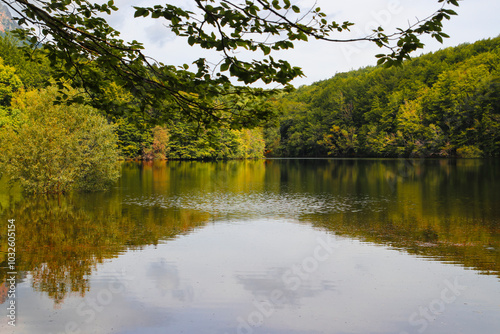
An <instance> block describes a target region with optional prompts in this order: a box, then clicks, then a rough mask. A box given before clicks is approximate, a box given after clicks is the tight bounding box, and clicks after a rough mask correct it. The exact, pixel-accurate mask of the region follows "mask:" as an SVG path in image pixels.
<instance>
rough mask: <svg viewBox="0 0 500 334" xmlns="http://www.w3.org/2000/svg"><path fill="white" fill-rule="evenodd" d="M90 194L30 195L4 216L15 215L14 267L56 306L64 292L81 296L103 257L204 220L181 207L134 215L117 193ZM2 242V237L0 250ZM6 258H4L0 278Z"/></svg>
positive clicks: (114, 254) (4, 272)
mask: <svg viewBox="0 0 500 334" xmlns="http://www.w3.org/2000/svg"><path fill="white" fill-rule="evenodd" d="M94 195H95V196H97V197H98V198H97V200H96V198H93V199H92V200H90V198H88V196H87V197H85V196H76V195H74V196H59V197H45V196H44V197H36V198H29V199H25V200H24V201H22V202H21V203H17V204H15V205H13V207H12V208H11V209H10V210H8V213H7V216H10V217H18V218H17V225H16V229H17V234H16V239H17V240H16V244H17V263H16V265H17V270H18V271H20V272H23V271H25V272H29V274H30V275H31V282H32V286H33V289H35V290H36V291H41V292H45V293H46V294H47V295H48V296H49V297H50V298H51V299H53V300H54V302H55V304H56V305H57V304H60V303H63V301H64V299H65V298H66V297H67V296H68V295H69V294H75V295H79V296H82V297H83V296H84V295H85V293H86V292H87V291H88V290H89V289H90V286H89V278H90V275H91V274H92V271H93V269H95V268H96V266H97V265H98V264H100V263H102V262H103V261H104V260H106V259H110V258H114V257H116V256H118V255H119V254H120V253H122V252H125V251H126V250H128V249H140V248H142V247H144V246H146V245H156V244H158V242H159V240H165V239H168V238H172V237H175V236H176V235H178V234H181V233H186V232H188V231H189V230H192V229H193V228H195V227H197V226H200V225H203V224H204V223H205V222H206V220H207V215H206V214H200V213H196V212H187V211H186V210H184V211H180V212H176V213H175V214H173V215H169V214H166V212H164V213H163V215H162V216H161V217H157V216H155V215H154V214H153V215H148V214H144V215H142V216H141V219H134V218H133V215H131V214H129V213H127V211H126V210H123V209H122V207H121V201H120V197H119V196H109V197H108V198H106V195H104V194H101V195H96V194H94ZM92 197H93V196H91V198H92ZM98 203H99V204H98ZM1 228H5V227H4V226H2V227H1ZM6 246H7V245H6V242H4V240H2V251H3V250H4V249H6ZM6 263H7V258H6V257H5V258H4V259H2V270H1V271H0V282H1V281H4V279H5V275H6V272H7V270H6V268H4V267H6Z"/></svg>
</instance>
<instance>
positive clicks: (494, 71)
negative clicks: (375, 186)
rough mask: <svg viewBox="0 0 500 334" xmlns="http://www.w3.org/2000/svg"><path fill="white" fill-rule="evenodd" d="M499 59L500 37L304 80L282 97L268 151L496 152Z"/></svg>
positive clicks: (310, 154) (307, 154)
mask: <svg viewBox="0 0 500 334" xmlns="http://www.w3.org/2000/svg"><path fill="white" fill-rule="evenodd" d="M499 65H500V38H499V37H497V38H494V39H488V40H482V41H478V42H476V43H474V44H465V45H460V46H458V47H454V48H447V49H444V50H440V51H438V52H435V53H430V54H426V55H423V56H420V57H418V58H415V59H412V60H409V61H405V62H404V63H403V64H402V66H399V67H389V68H387V67H384V66H377V67H367V68H363V69H360V70H357V71H351V72H348V73H340V74H337V75H335V76H334V77H333V78H331V79H329V80H325V81H321V82H317V83H315V84H313V85H310V86H304V87H301V88H299V89H298V90H296V91H295V92H293V93H291V94H288V95H284V96H283V97H281V98H280V99H279V100H278V101H277V104H278V105H279V107H280V108H281V109H282V115H281V118H280V120H279V123H278V124H272V125H268V126H267V127H266V129H265V137H266V150H267V155H270V156H280V157H313V156H314V157H318V156H371V157H412V156H418V157H454V156H458V157H487V156H498V155H499V154H500V68H499Z"/></svg>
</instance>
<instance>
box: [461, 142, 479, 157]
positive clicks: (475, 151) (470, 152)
mask: <svg viewBox="0 0 500 334" xmlns="http://www.w3.org/2000/svg"><path fill="white" fill-rule="evenodd" d="M457 155H458V156H459V157H461V158H481V157H482V156H483V151H481V150H480V149H479V148H478V147H477V146H472V145H469V146H463V147H460V148H458V149H457Z"/></svg>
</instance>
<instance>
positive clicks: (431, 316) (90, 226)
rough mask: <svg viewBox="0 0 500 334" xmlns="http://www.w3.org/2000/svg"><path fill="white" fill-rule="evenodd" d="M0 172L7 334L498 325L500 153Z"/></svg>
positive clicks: (451, 329) (452, 329) (477, 329)
mask: <svg viewBox="0 0 500 334" xmlns="http://www.w3.org/2000/svg"><path fill="white" fill-rule="evenodd" d="M0 187H1V188H0V247H1V251H2V252H1V253H0V261H1V264H0V267H1V268H0V283H1V285H0V302H1V303H2V304H1V305H0V315H1V318H0V332H1V333H19V334H20V333H23V334H24V333H30V334H31V333H43V334H46V333H58V334H59V333H82V334H86V333H89V334H90V333H103V334H111V333H120V334H135V333H162V334H163V333H202V334H203V333H221V334H230V333H237V334H240V333H244V334H251V333H266V334H267V333H270V334H277V333H280V334H281V333H283V334H285V333H287V334H288V333H290V334H298V333H304V334H305V333H307V334H309V333H310V334H315V333H332V334H333V333H339V334H340V333H397V334H408V333H492V334H493V333H495V334H496V333H499V332H500V280H499V278H500V161H498V160H428V161H420V160H326V159H325V160H258V161H230V162H217V163H201V162H155V163H145V164H139V163H124V164H123V175H122V178H121V180H120V182H119V183H118V184H117V185H116V187H115V188H114V189H112V190H111V191H109V192H105V193H96V194H72V195H68V196H59V197H49V198H47V197H37V198H34V197H29V196H23V195H22V194H21V193H20V192H19V191H18V190H17V189H16V188H13V189H8V187H7V186H6V185H5V183H3V184H2V185H0ZM8 219H15V220H16V233H17V234H16V270H17V275H16V279H17V285H16V297H15V301H16V327H12V326H9V325H8V321H9V319H8V317H7V314H8V310H7V307H8V306H9V303H10V302H11V301H12V300H13V299H12V298H9V296H8V286H9V284H8V281H7V279H8V278H9V277H10V275H8V272H9V271H10V270H9V269H8V268H7V266H8V259H7V254H6V250H7V239H6V236H5V235H6V232H7V220H8Z"/></svg>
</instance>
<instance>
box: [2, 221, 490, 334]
mask: <svg viewBox="0 0 500 334" xmlns="http://www.w3.org/2000/svg"><path fill="white" fill-rule="evenodd" d="M256 235H259V238H255V237H254V236H256ZM89 279H90V283H89V285H90V289H89V291H88V293H87V294H86V296H85V298H83V299H82V298H80V297H78V296H70V297H68V298H66V300H65V302H64V304H63V305H59V306H58V307H57V308H55V309H54V308H53V303H52V301H51V300H50V299H49V298H48V297H47V296H46V295H44V294H40V293H36V292H34V291H33V290H32V289H31V288H30V285H29V282H28V281H29V280H30V277H28V281H27V282H24V283H21V284H19V285H18V289H19V291H20V297H19V300H21V301H22V302H21V306H20V309H19V314H21V315H22V318H21V319H22V321H21V322H20V326H18V327H16V330H15V333H60V332H61V328H65V327H61V326H62V325H63V324H64V326H68V328H70V329H75V330H76V329H80V330H81V332H82V333H180V332H182V331H184V332H186V333H247V332H248V333H250V331H251V332H252V333H273V334H274V333H368V332H369V333H400V332H402V331H407V332H408V333H417V332H418V330H419V329H421V328H423V327H424V326H425V327H426V328H428V332H430V333H455V332H458V331H462V332H463V333H477V328H478V327H477V326H478V325H480V326H482V327H483V331H481V332H482V333H496V330H497V329H498V328H499V326H500V317H498V315H499V307H500V306H499V305H498V300H500V288H499V284H498V280H497V279H496V278H495V276H481V275H478V274H477V272H475V271H474V270H464V269H463V268H460V267H456V266H454V265H452V264H443V263H440V262H436V261H431V260H429V259H423V258H420V257H417V256H414V255H409V254H405V253H401V252H399V251H397V250H394V249H390V248H388V247H384V246H380V245H374V244H372V243H367V242H362V241H359V240H353V239H349V238H345V237H339V236H335V235H332V234H331V233H328V232H325V231H321V230H318V229H315V228H313V227H311V226H310V225H307V224H303V223H299V222H297V221H283V220H246V221H234V222H222V223H216V224H209V225H206V226H205V227H203V228H202V229H199V230H197V231H195V232H193V233H191V234H189V235H185V236H181V237H178V238H176V239H174V240H170V241H168V242H163V243H160V244H158V245H157V246H148V247H145V248H144V249H142V250H136V251H129V252H126V253H124V254H121V255H120V256H118V257H117V258H115V259H113V260H112V261H111V260H110V261H105V262H104V263H102V264H99V265H98V266H97V268H96V270H95V272H94V273H93V274H92V276H91V277H90V278H89ZM443 291H445V292H443ZM421 307H424V308H427V309H428V311H427V312H428V313H429V314H426V313H423V315H420V313H419V312H420V308H421ZM431 310H433V311H434V313H436V314H434V313H433V311H431ZM412 314H416V315H414V317H413V319H412V320H413V322H410V321H409V318H410V317H411V316H412ZM426 316H427V317H428V319H427V318H426ZM472 324H475V325H474V326H473V325H472ZM2 326H3V327H0V328H2V333H4V330H7V332H9V329H8V328H6V327H5V326H4V324H2ZM10 332H12V331H10ZM12 333H13V332H12Z"/></svg>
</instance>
